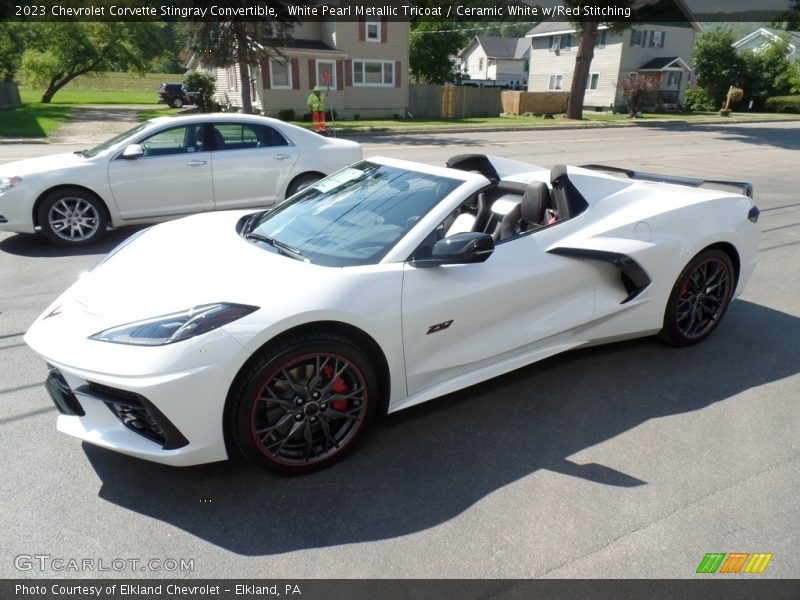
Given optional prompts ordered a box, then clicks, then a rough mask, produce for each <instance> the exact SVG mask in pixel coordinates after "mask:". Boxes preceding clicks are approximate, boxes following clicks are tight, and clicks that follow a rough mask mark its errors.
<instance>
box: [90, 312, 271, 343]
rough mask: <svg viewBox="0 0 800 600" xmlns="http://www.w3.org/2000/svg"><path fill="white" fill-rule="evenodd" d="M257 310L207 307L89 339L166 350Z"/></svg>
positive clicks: (121, 327) (116, 328)
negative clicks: (167, 345)
mask: <svg viewBox="0 0 800 600" xmlns="http://www.w3.org/2000/svg"><path fill="white" fill-rule="evenodd" d="M256 310H258V307H257V306H248V305H246V304H229V303H225V302H221V303H218V304H204V305H202V306H196V307H194V308H192V309H189V310H186V311H183V312H176V313H172V314H169V315H162V316H160V317H153V318H152V319H146V320H144V321H137V322H135V323H128V324H126V325H120V326H118V327H112V328H111V329H106V330H104V331H101V332H99V333H95V334H94V335H91V336H89V339H91V340H99V341H101V342H113V343H115V344H133V345H135V346H163V345H165V344H174V343H175V342H180V341H183V340H188V339H189V338H192V337H194V336H196V335H202V334H204V333H208V332H209V331H212V330H214V329H217V328H218V327H222V326H223V325H227V324H228V323H231V322H232V321H235V320H236V319H241V318H242V317H244V316H246V315H249V314H250V313H251V312H253V311H256Z"/></svg>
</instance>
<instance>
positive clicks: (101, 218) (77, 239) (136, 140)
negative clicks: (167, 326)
mask: <svg viewBox="0 0 800 600" xmlns="http://www.w3.org/2000/svg"><path fill="white" fill-rule="evenodd" d="M361 157H362V153H361V146H360V145H359V144H358V143H356V142H352V141H348V140H339V139H334V138H325V137H322V136H320V135H317V134H316V133H312V132H311V131H308V130H306V129H302V128H301V127H295V126H294V125H291V124H289V123H284V122H283V121H279V120H277V119H269V118H267V117H257V116H252V115H233V114H218V113H215V114H195V115H187V116H183V117H159V118H156V119H152V120H150V121H147V122H146V123H142V124H141V125H138V126H137V127H134V128H133V129H131V130H129V131H126V132H125V133H122V134H120V135H118V136H116V137H114V138H112V139H110V140H108V141H106V142H104V143H102V144H100V145H99V146H96V147H95V148H92V149H91V150H82V151H79V152H74V153H66V154H56V155H50V156H43V157H41V158H33V159H28V160H21V161H17V162H12V163H8V164H5V165H2V166H0V231H14V232H18V233H34V232H36V231H41V233H43V234H44V235H45V236H46V237H47V238H48V239H49V240H50V241H52V242H54V243H56V244H60V245H62V246H81V245H86V244H92V243H94V242H96V241H98V240H99V239H100V238H101V237H103V235H104V234H105V231H106V229H107V228H108V227H109V226H110V227H121V226H123V225H136V224H141V223H155V222H158V221H166V220H168V219H174V218H176V217H179V216H185V215H188V214H192V213H198V212H205V211H211V210H226V209H235V208H256V207H260V208H264V207H267V206H270V205H272V204H275V203H277V202H280V201H282V200H283V199H284V198H288V197H289V196H291V195H293V194H294V193H296V192H297V191H299V190H301V189H303V187H305V186H307V185H308V184H309V183H312V182H314V181H317V180H319V179H321V178H322V177H324V176H325V175H329V174H331V173H333V172H334V171H336V170H337V169H341V168H342V167H344V166H346V165H349V164H350V163H353V162H355V161H357V160H361Z"/></svg>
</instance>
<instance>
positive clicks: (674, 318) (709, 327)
mask: <svg viewBox="0 0 800 600" xmlns="http://www.w3.org/2000/svg"><path fill="white" fill-rule="evenodd" d="M734 283H735V282H734V271H733V265H732V264H731V260H730V257H729V256H728V255H727V254H726V253H724V252H722V251H721V250H708V251H706V252H702V253H700V254H699V255H697V256H696V257H695V258H694V259H692V261H691V262H690V263H689V264H688V265H687V266H686V268H684V270H683V272H681V274H680V276H679V277H678V280H677V282H676V283H675V287H673V288H672V293H671V294H670V297H669V300H668V302H667V309H666V312H665V315H664V328H663V329H662V330H661V333H660V337H661V338H662V339H663V340H665V341H667V342H669V343H671V344H674V345H676V346H691V345H694V344H697V343H699V342H701V341H703V340H704V339H706V338H707V337H708V336H709V335H711V332H712V331H714V329H716V327H717V325H719V322H720V321H721V320H722V317H723V316H724V315H725V311H726V309H727V308H728V305H729V304H730V301H731V297H732V296H733V290H734Z"/></svg>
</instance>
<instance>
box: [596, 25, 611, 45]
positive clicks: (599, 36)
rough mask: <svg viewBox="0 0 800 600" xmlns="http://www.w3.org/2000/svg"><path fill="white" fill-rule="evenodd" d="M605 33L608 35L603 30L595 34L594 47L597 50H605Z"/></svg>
mask: <svg viewBox="0 0 800 600" xmlns="http://www.w3.org/2000/svg"><path fill="white" fill-rule="evenodd" d="M606 33H608V32H607V31H606V30H605V29H603V30H602V31H598V32H597V40H595V44H594V45H595V46H597V47H598V48H605V47H606Z"/></svg>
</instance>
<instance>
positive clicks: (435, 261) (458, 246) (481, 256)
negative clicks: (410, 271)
mask: <svg viewBox="0 0 800 600" xmlns="http://www.w3.org/2000/svg"><path fill="white" fill-rule="evenodd" d="M492 252H494V239H493V238H492V236H491V235H489V234H488V233H481V232H477V231H467V232H463V233H456V234H455V235H451V236H450V237H447V238H444V239H443V240H439V241H438V242H436V243H435V244H434V246H433V251H432V252H431V257H430V258H428V259H422V260H416V261H414V264H415V265H416V266H418V267H435V266H438V265H460V264H467V263H480V262H483V261H485V260H486V259H487V258H489V257H490V256H491V255H492Z"/></svg>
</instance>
